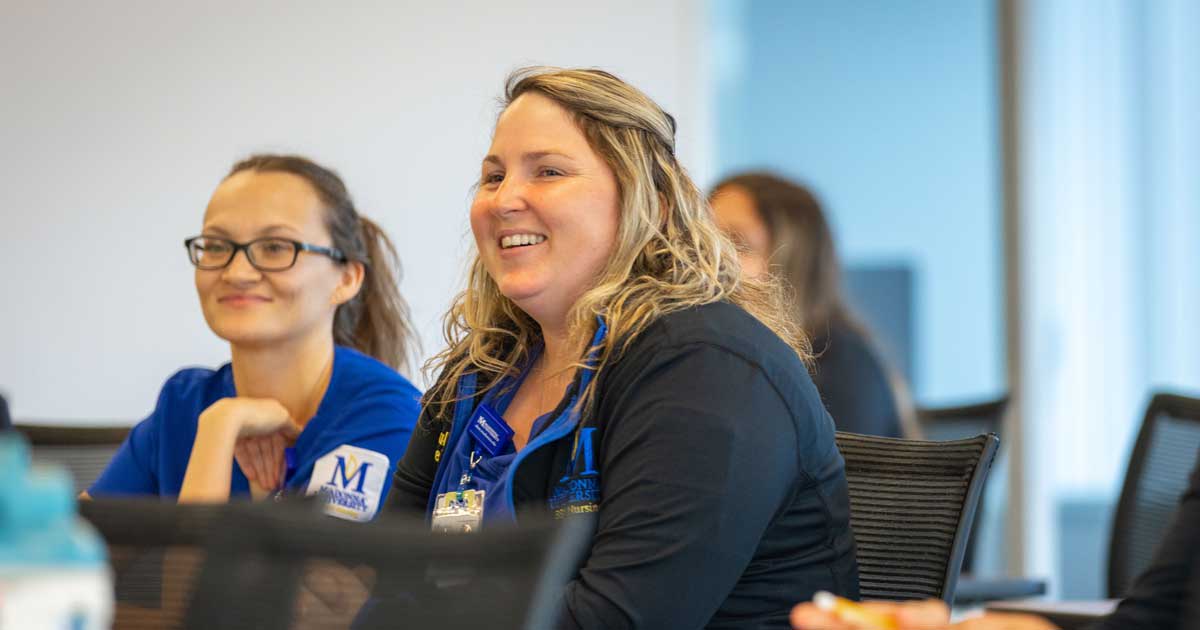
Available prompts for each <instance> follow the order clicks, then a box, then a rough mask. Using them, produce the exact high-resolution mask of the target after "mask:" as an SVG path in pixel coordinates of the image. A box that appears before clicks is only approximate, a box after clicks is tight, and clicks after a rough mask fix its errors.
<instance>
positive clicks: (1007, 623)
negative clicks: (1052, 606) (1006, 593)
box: [951, 613, 1058, 630]
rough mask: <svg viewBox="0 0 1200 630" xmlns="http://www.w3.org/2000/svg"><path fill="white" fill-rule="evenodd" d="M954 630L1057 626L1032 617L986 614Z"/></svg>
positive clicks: (1028, 629) (1053, 629) (1047, 629)
mask: <svg viewBox="0 0 1200 630" xmlns="http://www.w3.org/2000/svg"><path fill="white" fill-rule="evenodd" d="M951 627H952V628H953V629H954V630H1057V628H1058V626H1055V625H1054V624H1052V623H1050V622H1049V621H1046V620H1045V619H1043V618H1041V617H1036V616H1034V615H1009V614H1004V613H988V614H986V615H983V616H982V617H976V618H974V619H968V620H966V621H963V622H962V623H956V624H954V625H953V626H951Z"/></svg>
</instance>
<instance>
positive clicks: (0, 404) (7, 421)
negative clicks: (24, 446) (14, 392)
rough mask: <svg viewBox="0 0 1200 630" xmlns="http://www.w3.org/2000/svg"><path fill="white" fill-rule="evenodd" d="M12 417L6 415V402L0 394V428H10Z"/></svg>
mask: <svg viewBox="0 0 1200 630" xmlns="http://www.w3.org/2000/svg"><path fill="white" fill-rule="evenodd" d="M11 428H12V418H11V417H10V416H9V415H8V402H7V401H5V400H4V396H0V430H3V429H11Z"/></svg>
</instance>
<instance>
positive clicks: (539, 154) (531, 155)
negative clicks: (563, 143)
mask: <svg viewBox="0 0 1200 630" xmlns="http://www.w3.org/2000/svg"><path fill="white" fill-rule="evenodd" d="M551 155H555V156H558V157H563V158H566V159H568V160H574V159H575V158H572V157H571V156H570V155H567V154H566V153H564V152H562V151H558V150H555V149H546V150H544V151H530V152H528V153H525V154H524V155H522V156H521V161H523V162H533V161H535V160H540V159H542V158H544V157H548V156H551ZM483 163H484V164H488V163H491V164H496V165H501V164H503V162H502V161H501V160H500V156H498V155H496V154H495V153H491V154H489V155H488V156H487V157H485V158H483Z"/></svg>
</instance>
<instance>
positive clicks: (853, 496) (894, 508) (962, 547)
mask: <svg viewBox="0 0 1200 630" xmlns="http://www.w3.org/2000/svg"><path fill="white" fill-rule="evenodd" d="M837 444H838V448H839V449H840V450H841V452H842V457H843V459H845V461H846V480H847V482H848V483H849V486H850V525H851V527H852V528H853V529H854V539H855V544H856V546H857V551H856V556H857V559H858V580H859V592H860V594H861V596H862V598H863V599H885V600H907V599H925V598H931V597H932V598H937V599H941V600H943V601H945V602H946V603H948V604H949V603H952V602H953V601H954V589H955V586H956V584H957V581H958V573H959V569H960V566H961V564H962V559H963V554H964V552H965V551H966V545H967V537H968V535H969V533H970V530H971V524H972V522H973V520H974V517H975V510H976V508H977V507H978V505H979V497H980V495H981V494H982V492H983V487H984V484H985V483H986V481H987V474H988V469H989V468H990V467H991V464H992V459H993V458H994V457H995V455H996V447H997V445H998V444H999V439H998V438H997V437H996V436H995V435H993V434H988V435H980V436H976V437H974V438H971V439H966V440H953V441H948V442H927V441H917V440H900V439H895V438H883V437H874V436H867V435H858V434H855V433H842V432H838V433H837Z"/></svg>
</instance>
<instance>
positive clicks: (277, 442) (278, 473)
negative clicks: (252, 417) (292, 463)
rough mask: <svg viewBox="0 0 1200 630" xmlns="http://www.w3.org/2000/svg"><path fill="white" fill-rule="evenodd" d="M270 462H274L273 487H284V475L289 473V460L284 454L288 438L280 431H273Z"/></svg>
mask: <svg viewBox="0 0 1200 630" xmlns="http://www.w3.org/2000/svg"><path fill="white" fill-rule="evenodd" d="M269 443H270V449H271V452H270V460H269V461H270V462H271V463H272V464H274V474H275V476H274V484H272V486H271V487H272V488H274V489H279V488H281V487H283V483H284V481H286V480H285V479H284V476H285V475H286V474H287V461H286V460H285V458H284V456H283V449H284V448H286V446H287V441H286V438H284V437H283V435H281V434H279V433H273V434H272V435H271V438H270V442H269Z"/></svg>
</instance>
